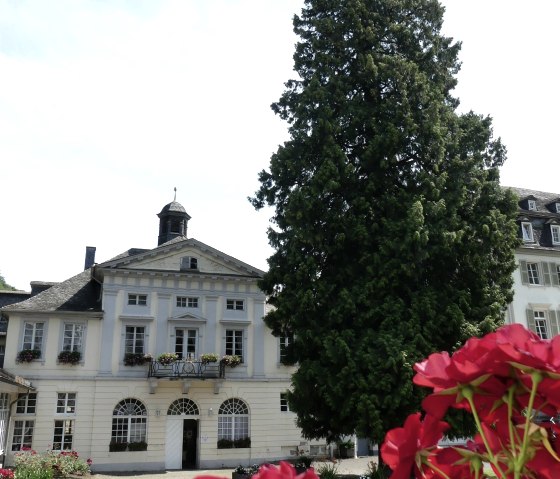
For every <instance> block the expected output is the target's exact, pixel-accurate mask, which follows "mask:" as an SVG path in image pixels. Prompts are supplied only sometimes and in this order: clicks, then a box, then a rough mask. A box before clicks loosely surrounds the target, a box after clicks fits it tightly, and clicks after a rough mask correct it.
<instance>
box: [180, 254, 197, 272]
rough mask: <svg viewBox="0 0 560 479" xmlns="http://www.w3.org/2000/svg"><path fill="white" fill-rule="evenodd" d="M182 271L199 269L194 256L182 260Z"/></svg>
mask: <svg viewBox="0 0 560 479" xmlns="http://www.w3.org/2000/svg"><path fill="white" fill-rule="evenodd" d="M181 269H182V270H186V269H198V259H197V258H195V257H193V256H185V257H184V258H181Z"/></svg>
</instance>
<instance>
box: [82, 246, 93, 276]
mask: <svg viewBox="0 0 560 479" xmlns="http://www.w3.org/2000/svg"><path fill="white" fill-rule="evenodd" d="M94 263H95V246H86V262H85V264H84V270H86V269H89V268H91V267H92V266H93V265H94Z"/></svg>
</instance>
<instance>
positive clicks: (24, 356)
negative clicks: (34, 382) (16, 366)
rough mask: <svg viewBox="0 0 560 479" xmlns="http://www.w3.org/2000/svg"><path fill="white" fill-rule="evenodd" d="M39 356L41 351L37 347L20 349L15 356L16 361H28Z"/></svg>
mask: <svg viewBox="0 0 560 479" xmlns="http://www.w3.org/2000/svg"><path fill="white" fill-rule="evenodd" d="M40 357H41V351H39V350H38V349H22V350H21V351H20V352H19V353H18V355H17V358H16V362H18V363H30V362H31V361H35V359H39V358H40Z"/></svg>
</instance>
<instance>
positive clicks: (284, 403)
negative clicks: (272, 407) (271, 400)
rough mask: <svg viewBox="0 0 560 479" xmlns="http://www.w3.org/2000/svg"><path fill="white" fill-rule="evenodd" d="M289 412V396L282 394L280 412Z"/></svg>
mask: <svg viewBox="0 0 560 479" xmlns="http://www.w3.org/2000/svg"><path fill="white" fill-rule="evenodd" d="M289 410H290V406H289V405H288V395H287V394H286V393H280V411H283V412H288V411H289Z"/></svg>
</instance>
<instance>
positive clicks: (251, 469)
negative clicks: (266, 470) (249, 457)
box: [233, 464, 260, 477]
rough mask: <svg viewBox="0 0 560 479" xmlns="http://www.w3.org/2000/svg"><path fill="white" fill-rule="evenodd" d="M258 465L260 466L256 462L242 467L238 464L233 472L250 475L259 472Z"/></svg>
mask: <svg viewBox="0 0 560 479" xmlns="http://www.w3.org/2000/svg"><path fill="white" fill-rule="evenodd" d="M259 467H260V466H259V465H258V464H253V465H252V466H247V467H243V466H241V465H239V466H237V467H236V468H235V469H234V471H233V472H235V473H236V474H241V475H243V476H249V477H251V476H253V475H254V474H256V473H257V472H259Z"/></svg>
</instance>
